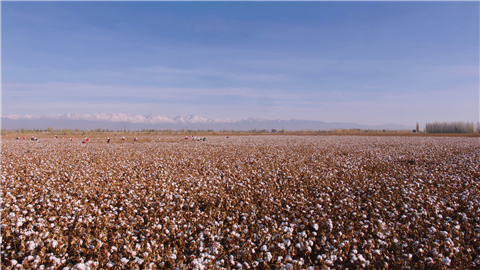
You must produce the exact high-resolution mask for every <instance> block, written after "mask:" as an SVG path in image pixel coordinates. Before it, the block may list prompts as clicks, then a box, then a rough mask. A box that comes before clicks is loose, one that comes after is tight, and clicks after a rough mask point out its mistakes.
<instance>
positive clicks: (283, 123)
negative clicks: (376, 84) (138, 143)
mask: <svg viewBox="0 0 480 270" xmlns="http://www.w3.org/2000/svg"><path fill="white" fill-rule="evenodd" d="M48 127H51V128H54V129H64V128H69V129H74V128H79V129H85V130H90V129H96V128H102V129H110V130H124V129H126V130H142V129H174V130H178V129H191V130H198V129H203V130H207V129H213V130H223V129H225V130H252V129H267V130H270V129H277V130H281V129H282V128H284V129H286V130H330V129H338V128H343V129H352V128H359V129H390V130H402V129H412V128H413V124H412V126H406V125H400V124H382V125H374V126H372V125H363V124H357V123H340V122H334V123H327V122H322V121H315V120H299V119H291V120H280V119H277V120H267V119H261V118H245V119H241V120H230V119H212V118H206V117H203V116H199V115H180V116H175V117H170V116H164V115H153V114H150V115H140V114H123V113H98V114H93V115H89V114H79V113H67V114H56V115H47V116H35V115H8V116H2V129H6V130H14V129H21V128H24V129H37V128H40V129H46V128H48Z"/></svg>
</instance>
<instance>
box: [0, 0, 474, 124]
mask: <svg viewBox="0 0 480 270" xmlns="http://www.w3.org/2000/svg"><path fill="white" fill-rule="evenodd" d="M479 10H480V8H479V2H478V1H477V2H5V1H2V3H1V30H2V31H1V53H2V64H1V67H2V73H1V74H2V115H3V116H6V115H11V114H19V115H27V114H31V115H51V114H64V113H85V114H95V113H102V112H109V113H126V114H131V113H137V114H142V115H149V114H158V115H168V116H177V115H187V114H195V115H201V116H204V117H208V118H216V119H232V120H239V119H243V118H249V117H258V118H264V119H284V120H288V119H303V120H320V121H324V122H355V123H360V124H368V125H379V124H386V123H397V124H404V125H411V126H414V125H415V123H416V122H419V123H421V124H422V125H423V124H424V123H425V122H433V121H475V122H476V121H479V115H480V110H479V102H480V97H479V40H480V38H479Z"/></svg>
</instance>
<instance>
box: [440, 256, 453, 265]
mask: <svg viewBox="0 0 480 270" xmlns="http://www.w3.org/2000/svg"><path fill="white" fill-rule="evenodd" d="M442 262H443V264H445V265H450V263H451V262H452V260H450V258H448V257H446V258H442Z"/></svg>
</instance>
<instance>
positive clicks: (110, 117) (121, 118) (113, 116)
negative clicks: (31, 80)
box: [3, 113, 232, 124]
mask: <svg viewBox="0 0 480 270" xmlns="http://www.w3.org/2000/svg"><path fill="white" fill-rule="evenodd" d="M3 118H5V119H11V120H22V119H25V120H27V119H28V120H36V119H57V120H87V121H108V122H128V123H142V124H159V123H181V124H186V123H192V124H193V123H229V122H232V121H231V120H219V119H209V118H206V117H203V116H199V115H179V116H176V117H169V116H164V115H154V114H150V115H141V114H124V113H97V114H93V115H89V114H82V113H66V114H54V115H46V116H36V115H17V114H12V115H8V116H4V117H3Z"/></svg>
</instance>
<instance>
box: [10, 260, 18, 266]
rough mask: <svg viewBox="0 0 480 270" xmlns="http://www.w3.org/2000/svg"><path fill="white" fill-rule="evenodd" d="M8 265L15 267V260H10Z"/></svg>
mask: <svg viewBox="0 0 480 270" xmlns="http://www.w3.org/2000/svg"><path fill="white" fill-rule="evenodd" d="M10 264H12V266H15V265H17V264H18V262H17V260H11V261H10Z"/></svg>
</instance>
